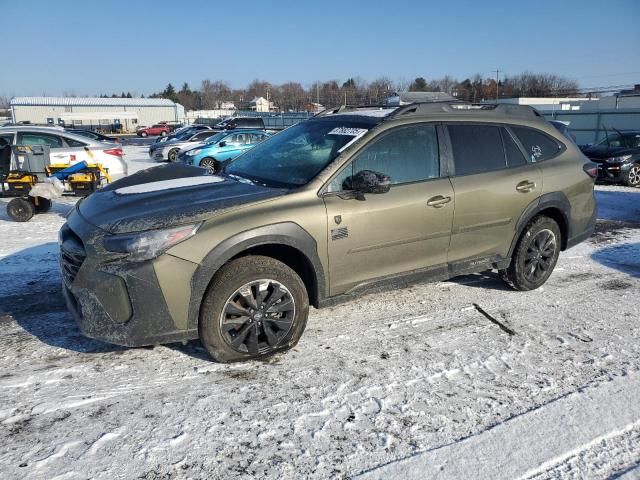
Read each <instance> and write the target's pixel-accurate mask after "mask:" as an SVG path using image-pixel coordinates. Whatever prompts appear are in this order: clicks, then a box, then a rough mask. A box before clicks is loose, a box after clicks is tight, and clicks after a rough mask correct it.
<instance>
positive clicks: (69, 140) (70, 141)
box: [63, 137, 87, 148]
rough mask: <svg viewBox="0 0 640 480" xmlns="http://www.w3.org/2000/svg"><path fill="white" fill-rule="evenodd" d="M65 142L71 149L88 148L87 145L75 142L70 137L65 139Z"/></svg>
mask: <svg viewBox="0 0 640 480" xmlns="http://www.w3.org/2000/svg"><path fill="white" fill-rule="evenodd" d="M63 138H64V141H65V142H66V143H67V145H68V146H70V147H72V148H73V147H86V146H87V144H86V143H83V142H80V141H78V140H74V139H73V138H69V137H63Z"/></svg>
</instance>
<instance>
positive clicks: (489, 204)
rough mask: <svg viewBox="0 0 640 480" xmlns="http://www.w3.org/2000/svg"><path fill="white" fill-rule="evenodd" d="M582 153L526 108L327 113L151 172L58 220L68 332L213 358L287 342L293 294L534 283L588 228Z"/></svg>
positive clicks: (296, 306) (340, 296)
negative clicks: (191, 346) (224, 152)
mask: <svg viewBox="0 0 640 480" xmlns="http://www.w3.org/2000/svg"><path fill="white" fill-rule="evenodd" d="M596 175H597V166H596V165H594V164H591V163H590V162H589V161H588V159H587V158H586V157H584V155H583V154H582V153H581V152H580V150H578V148H577V147H576V146H575V145H574V144H573V143H572V142H570V141H568V140H567V139H566V138H565V137H564V136H563V135H562V134H561V133H560V132H558V131H557V130H556V129H555V128H554V127H553V126H552V125H551V124H550V123H549V122H547V121H546V120H545V119H544V118H542V117H541V116H540V115H539V114H538V113H537V112H536V111H535V110H533V109H532V108H530V107H525V106H515V105H472V104H463V103H430V104H412V105H405V106H401V107H386V108H384V107H382V108H380V107H378V108H372V107H366V108H364V107H340V108H338V109H335V110H327V111H325V112H323V113H322V114H319V115H318V116H316V117H314V118H312V119H310V120H307V121H305V122H302V123H299V124H297V125H294V126H292V127H290V128H288V129H286V130H284V131H283V132H281V133H279V134H277V135H274V136H273V137H271V138H269V139H267V140H265V141H264V142H262V143H260V144H259V145H257V146H256V147H255V148H253V149H252V150H249V151H248V152H246V153H244V154H242V155H241V156H239V157H237V158H236V159H234V160H233V161H232V162H230V163H229V164H228V165H226V166H225V167H224V169H223V170H222V171H220V172H218V173H216V174H210V173H208V172H207V171H206V170H204V169H201V168H197V167H193V166H188V165H180V164H172V165H165V166H160V167H156V168H150V169H148V170H144V171H141V172H138V173H135V174H133V175H131V176H129V177H126V178H124V179H121V180H119V181H117V182H114V183H112V184H111V185H109V186H107V187H105V188H103V189H101V190H100V191H98V192H96V193H93V194H92V195H90V196H89V197H87V198H86V199H84V200H83V201H81V202H80V203H78V204H77V206H76V208H75V209H74V210H73V211H72V213H71V214H70V215H69V217H68V219H67V222H66V224H65V225H64V226H63V227H62V229H61V231H60V248H61V257H60V259H61V269H62V279H63V291H64V295H65V297H66V302H67V305H68V307H69V309H70V310H71V312H72V313H73V315H74V317H75V319H76V321H77V323H78V324H79V326H80V329H81V330H82V332H83V333H84V334H85V335H87V336H89V337H93V338H96V339H100V340H103V341H107V342H111V343H116V344H120V345H125V346H142V345H152V344H159V343H169V342H175V341H184V340H189V339H196V338H200V339H201V341H202V343H203V344H204V346H205V347H206V349H207V350H208V352H209V353H210V354H211V356H212V357H213V358H214V359H215V360H217V361H220V362H231V361H241V360H247V359H254V358H259V357H262V356H265V355H270V354H273V353H274V352H278V351H283V350H286V349H288V348H291V347H292V346H294V345H295V344H296V343H297V342H298V340H299V339H300V336H301V335H302V332H303V330H304V328H305V325H306V322H307V316H308V312H309V306H310V305H312V306H314V307H316V308H319V307H323V306H326V305H330V304H334V303H336V302H340V301H343V300H349V299H351V298H353V297H354V296H356V295H357V294H359V293H362V292H364V291H366V290H368V289H370V288H371V287H377V288H380V286H383V285H389V286H392V285H398V284H406V282H407V281H418V280H419V281H424V280H443V279H447V278H451V277H454V276H457V275H462V274H468V273H472V272H480V271H486V270H490V269H495V270H497V271H498V272H499V274H500V275H501V276H502V278H504V280H505V281H506V282H507V283H508V284H509V285H510V286H511V287H512V288H514V289H516V290H531V289H535V288H537V287H539V286H541V285H542V284H543V283H544V282H545V281H546V280H547V279H548V278H549V276H550V275H551V272H552V271H553V269H554V266H555V265H556V262H557V261H558V257H559V253H560V251H561V250H565V249H567V248H570V247H572V246H574V245H576V244H577V243H578V242H580V241H582V240H584V239H586V238H587V237H588V236H589V235H590V234H591V232H592V230H593V228H594V224H595V218H596V217H595V201H594V195H593V184H594V177H595V176H596Z"/></svg>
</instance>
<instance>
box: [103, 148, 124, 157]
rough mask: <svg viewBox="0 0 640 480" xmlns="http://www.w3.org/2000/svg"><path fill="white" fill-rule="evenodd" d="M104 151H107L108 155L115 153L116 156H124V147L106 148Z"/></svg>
mask: <svg viewBox="0 0 640 480" xmlns="http://www.w3.org/2000/svg"><path fill="white" fill-rule="evenodd" d="M103 152H104V153H106V154H107V155H113V156H116V157H121V156H122V149H121V148H108V149H106V150H103Z"/></svg>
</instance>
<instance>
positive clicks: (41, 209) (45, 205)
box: [29, 197, 52, 213]
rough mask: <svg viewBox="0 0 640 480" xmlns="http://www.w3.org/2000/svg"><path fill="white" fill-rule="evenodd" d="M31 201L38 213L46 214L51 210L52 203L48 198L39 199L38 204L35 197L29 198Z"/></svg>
mask: <svg viewBox="0 0 640 480" xmlns="http://www.w3.org/2000/svg"><path fill="white" fill-rule="evenodd" d="M29 200H30V201H31V203H33V207H34V208H35V211H36V213H46V212H48V211H49V210H50V209H51V205H52V202H51V200H49V199H48V198H44V197H38V198H37V203H36V199H35V198H34V197H29Z"/></svg>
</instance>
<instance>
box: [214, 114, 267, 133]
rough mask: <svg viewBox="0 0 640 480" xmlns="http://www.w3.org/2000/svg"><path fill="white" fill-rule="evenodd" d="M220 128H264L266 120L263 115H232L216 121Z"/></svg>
mask: <svg viewBox="0 0 640 480" xmlns="http://www.w3.org/2000/svg"><path fill="white" fill-rule="evenodd" d="M216 128H217V129H218V130H237V129H239V128H254V129H255V128H257V129H260V130H264V120H262V118H261V117H231V118H227V119H226V120H223V121H221V122H219V123H216Z"/></svg>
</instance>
